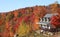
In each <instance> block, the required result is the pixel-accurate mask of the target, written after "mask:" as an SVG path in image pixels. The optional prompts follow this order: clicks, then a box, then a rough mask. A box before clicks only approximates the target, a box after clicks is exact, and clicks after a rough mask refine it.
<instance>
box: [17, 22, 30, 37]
mask: <svg viewBox="0 0 60 37" xmlns="http://www.w3.org/2000/svg"><path fill="white" fill-rule="evenodd" d="M29 31H30V27H29V25H26V24H25V23H23V24H22V25H20V26H19V27H18V30H17V34H18V35H19V36H24V35H27V34H28V33H29Z"/></svg>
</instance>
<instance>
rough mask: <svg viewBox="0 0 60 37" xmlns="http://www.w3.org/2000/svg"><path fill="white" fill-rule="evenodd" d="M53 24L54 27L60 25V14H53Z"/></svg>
mask: <svg viewBox="0 0 60 37" xmlns="http://www.w3.org/2000/svg"><path fill="white" fill-rule="evenodd" d="M51 24H52V25H53V26H54V27H60V16H59V15H56V16H52V17H51Z"/></svg>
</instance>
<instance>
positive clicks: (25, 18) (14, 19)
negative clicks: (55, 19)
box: [0, 3, 60, 37]
mask: <svg viewBox="0 0 60 37" xmlns="http://www.w3.org/2000/svg"><path fill="white" fill-rule="evenodd" d="M47 13H59V14H60V4H56V3H54V4H50V5H48V6H34V7H26V8H21V9H18V10H14V11H10V12H6V13H0V36H1V35H2V34H3V37H8V36H13V35H14V34H15V33H20V30H21V31H22V32H24V33H25V32H26V34H27V33H29V32H32V30H33V31H35V30H38V29H39V25H37V24H36V22H39V21H40V20H39V19H40V18H42V17H43V16H44V15H45V14H47ZM24 26H25V27H24ZM20 27H21V28H22V29H20ZM8 32H9V33H8ZM24 33H23V35H25V34H24Z"/></svg>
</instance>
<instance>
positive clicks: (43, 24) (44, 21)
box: [36, 13, 58, 30]
mask: <svg viewBox="0 0 60 37" xmlns="http://www.w3.org/2000/svg"><path fill="white" fill-rule="evenodd" d="M54 15H58V14H57V13H54V14H51V13H48V14H46V15H45V16H44V17H43V18H40V21H39V22H37V23H36V24H39V26H40V28H41V29H44V30H46V29H51V28H52V26H51V24H50V20H51V19H50V18H51V17H52V16H54Z"/></svg>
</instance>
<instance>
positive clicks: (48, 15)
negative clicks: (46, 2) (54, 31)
mask: <svg viewBox="0 0 60 37" xmlns="http://www.w3.org/2000/svg"><path fill="white" fill-rule="evenodd" d="M57 14H58V13H54V14H46V15H45V16H44V17H52V16H53V15H57Z"/></svg>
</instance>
